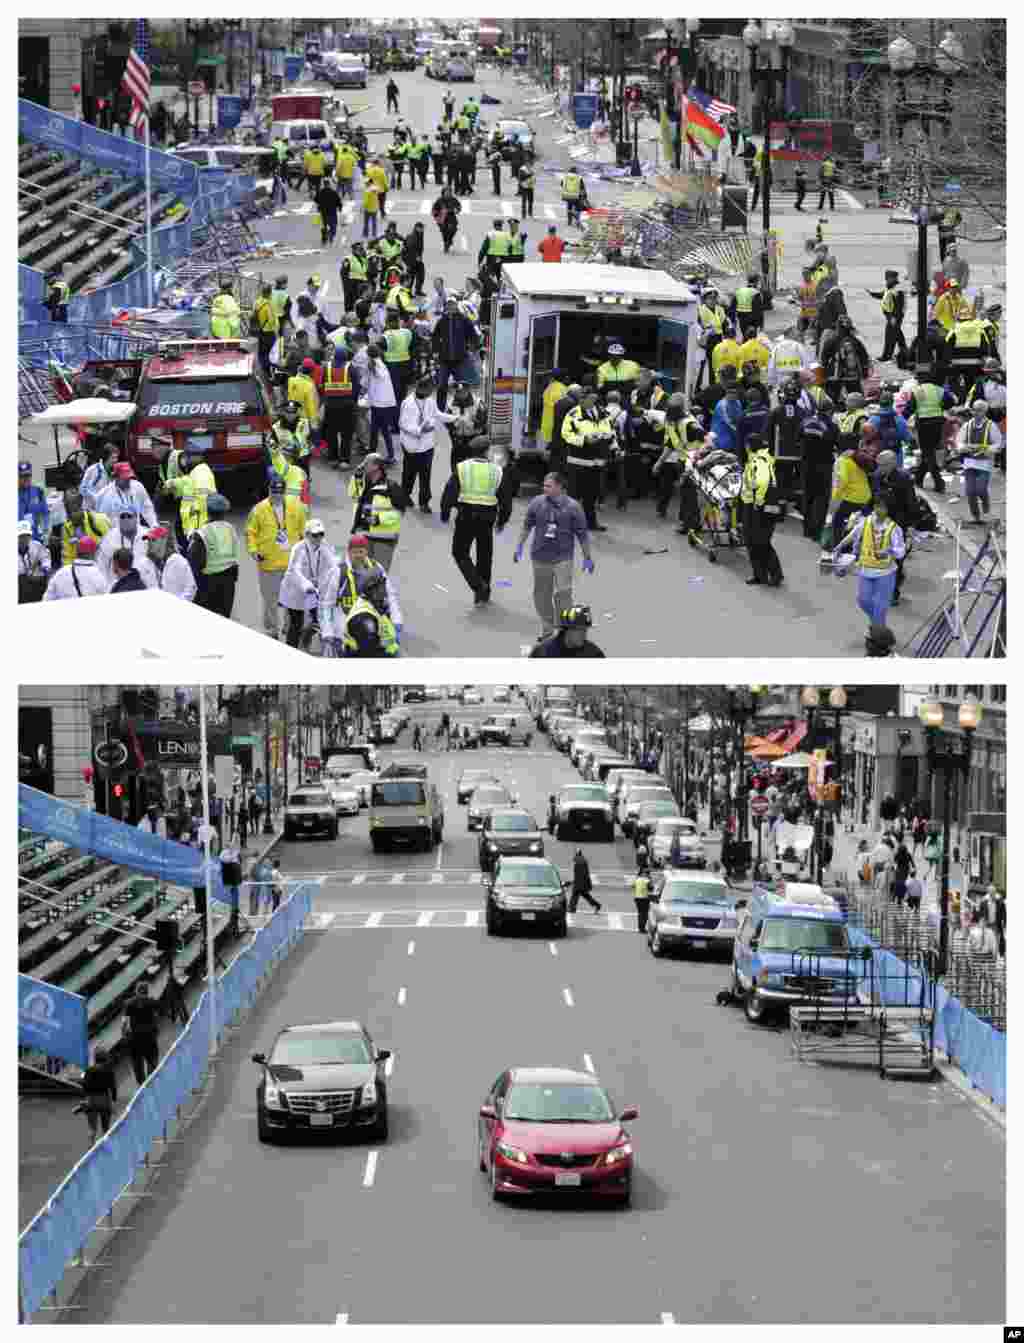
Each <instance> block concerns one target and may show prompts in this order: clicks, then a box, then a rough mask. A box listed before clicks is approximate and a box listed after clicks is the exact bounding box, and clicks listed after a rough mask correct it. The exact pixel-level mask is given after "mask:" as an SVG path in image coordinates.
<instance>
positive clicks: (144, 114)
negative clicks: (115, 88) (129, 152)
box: [121, 19, 150, 140]
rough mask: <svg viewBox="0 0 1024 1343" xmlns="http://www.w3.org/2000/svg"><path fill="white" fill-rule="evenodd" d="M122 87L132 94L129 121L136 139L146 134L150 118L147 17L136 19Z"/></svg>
mask: <svg viewBox="0 0 1024 1343" xmlns="http://www.w3.org/2000/svg"><path fill="white" fill-rule="evenodd" d="M121 87H122V88H123V89H124V91H125V92H126V93H130V94H131V98H132V111H131V116H130V117H129V121H130V123H131V125H132V126H133V127H134V129H135V138H136V140H141V139H142V138H143V135H144V134H145V129H146V121H147V120H148V118H149V92H150V75H149V24H148V23H147V22H146V20H145V19H136V20H135V41H134V43H133V44H132V49H131V51H129V53H128V63H127V64H126V65H125V67H124V79H123V80H122V81H121Z"/></svg>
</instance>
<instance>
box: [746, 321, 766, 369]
mask: <svg viewBox="0 0 1024 1343" xmlns="http://www.w3.org/2000/svg"><path fill="white" fill-rule="evenodd" d="M771 358H772V352H771V350H770V349H769V348H768V347H767V345H764V344H762V342H761V341H759V340H758V338H757V331H756V329H755V328H754V327H752V326H748V327H747V328H746V330H745V331H744V332H743V344H742V345H741V346H740V354H739V360H740V367H741V368H742V367H743V365H744V364H756V365H757V366H758V368H759V369H760V371H761V373H762V374H763V373H764V372H765V371H766V370H767V368H768V365H769V364H770V363H771Z"/></svg>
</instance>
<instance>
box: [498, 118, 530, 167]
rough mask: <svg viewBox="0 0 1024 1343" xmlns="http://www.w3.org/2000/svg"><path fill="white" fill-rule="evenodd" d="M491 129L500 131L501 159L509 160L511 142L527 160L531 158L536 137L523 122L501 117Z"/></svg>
mask: <svg viewBox="0 0 1024 1343" xmlns="http://www.w3.org/2000/svg"><path fill="white" fill-rule="evenodd" d="M493 129H494V130H497V131H501V135H502V146H501V156H502V158H503V159H509V158H511V156H512V154H511V150H512V144H513V142H514V143H516V144H518V145H519V146H520V148H521V149H522V150H523V152H524V153H525V155H526V157H527V158H528V159H530V158H532V157H533V154H534V145H535V144H536V137H535V136H534V133H533V130H532V128H531V127H530V126H529V125H528V124H527V123H526V122H525V121H519V120H516V119H514V118H512V117H502V118H501V119H500V120H499V121H496V122H495V123H494V127H493Z"/></svg>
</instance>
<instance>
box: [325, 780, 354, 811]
mask: <svg viewBox="0 0 1024 1343" xmlns="http://www.w3.org/2000/svg"><path fill="white" fill-rule="evenodd" d="M326 787H327V791H328V792H329V793H330V795H331V801H332V802H333V803H334V811H335V814H336V815H337V816H358V815H359V792H358V790H357V789H356V788H355V787H353V785H352V783H351V782H350V781H349V780H348V779H331V780H328V782H327V785H326Z"/></svg>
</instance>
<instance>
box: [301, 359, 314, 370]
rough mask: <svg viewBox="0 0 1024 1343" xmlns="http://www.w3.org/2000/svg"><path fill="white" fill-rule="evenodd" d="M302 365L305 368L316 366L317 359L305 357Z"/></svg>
mask: <svg viewBox="0 0 1024 1343" xmlns="http://www.w3.org/2000/svg"><path fill="white" fill-rule="evenodd" d="M302 367H303V368H316V361H315V360H314V359H303V361H302Z"/></svg>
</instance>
